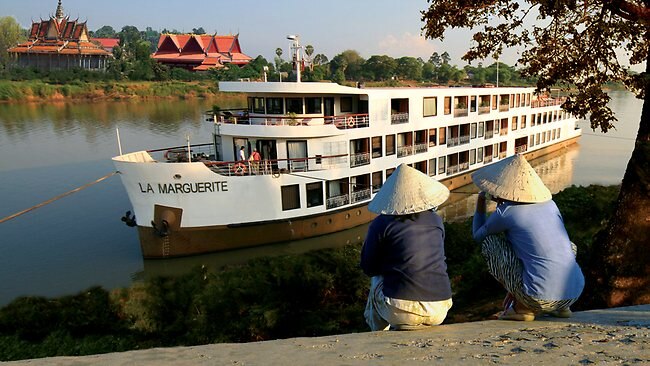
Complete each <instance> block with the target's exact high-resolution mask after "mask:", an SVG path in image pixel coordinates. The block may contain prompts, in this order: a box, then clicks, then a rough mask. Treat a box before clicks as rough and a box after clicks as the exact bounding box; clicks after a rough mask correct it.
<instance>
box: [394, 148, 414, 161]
mask: <svg viewBox="0 0 650 366" xmlns="http://www.w3.org/2000/svg"><path fill="white" fill-rule="evenodd" d="M408 155H413V146H411V145H405V146H398V147H397V157H398V158H401V157H404V156H408Z"/></svg>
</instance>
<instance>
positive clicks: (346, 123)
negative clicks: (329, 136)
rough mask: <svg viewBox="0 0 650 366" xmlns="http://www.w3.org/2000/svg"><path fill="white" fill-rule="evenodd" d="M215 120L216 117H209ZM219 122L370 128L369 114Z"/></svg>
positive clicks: (224, 120) (244, 117)
mask: <svg viewBox="0 0 650 366" xmlns="http://www.w3.org/2000/svg"><path fill="white" fill-rule="evenodd" d="M209 117H210V118H209V119H211V120H214V116H212V115H209ZM217 118H218V120H217V121H218V122H220V123H223V124H235V125H252V126H322V125H334V126H336V128H339V129H349V128H360V127H368V126H370V118H369V116H368V114H367V113H355V114H344V115H338V116H323V117H304V116H300V117H298V116H288V115H262V114H259V115H255V114H251V115H240V116H234V115H233V116H231V117H225V116H218V117H217Z"/></svg>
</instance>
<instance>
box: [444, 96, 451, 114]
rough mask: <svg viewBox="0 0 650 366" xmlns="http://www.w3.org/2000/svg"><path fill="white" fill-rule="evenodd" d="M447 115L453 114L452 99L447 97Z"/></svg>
mask: <svg viewBox="0 0 650 366" xmlns="http://www.w3.org/2000/svg"><path fill="white" fill-rule="evenodd" d="M444 108H445V114H451V97H445V106H444Z"/></svg>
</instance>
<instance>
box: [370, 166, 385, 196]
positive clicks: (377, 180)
mask: <svg viewBox="0 0 650 366" xmlns="http://www.w3.org/2000/svg"><path fill="white" fill-rule="evenodd" d="M381 173H382V171H381V170H380V171H378V172H373V173H372V193H377V192H379V190H380V189H381V186H382V185H383V184H384V182H383V181H382V179H381V178H382V174H381Z"/></svg>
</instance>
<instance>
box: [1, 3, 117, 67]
mask: <svg viewBox="0 0 650 366" xmlns="http://www.w3.org/2000/svg"><path fill="white" fill-rule="evenodd" d="M7 52H9V54H10V55H11V56H12V57H13V58H14V60H15V62H16V64H17V65H18V66H23V67H35V68H37V69H40V70H55V69H71V68H83V69H87V70H105V69H106V66H107V62H108V60H109V59H111V58H112V57H113V55H112V54H111V52H109V51H107V50H106V49H105V48H104V47H103V46H102V44H101V43H100V42H97V41H95V42H93V41H92V40H91V39H90V38H89V37H88V27H87V26H86V22H79V21H78V20H70V17H68V16H66V15H64V14H63V6H62V5H61V0H59V4H58V6H57V8H56V13H55V14H54V15H53V16H50V19H48V20H42V19H41V21H40V22H33V23H32V27H31V28H30V31H29V39H28V40H27V42H24V43H20V44H18V45H17V46H15V47H11V48H9V49H8V50H7Z"/></svg>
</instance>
